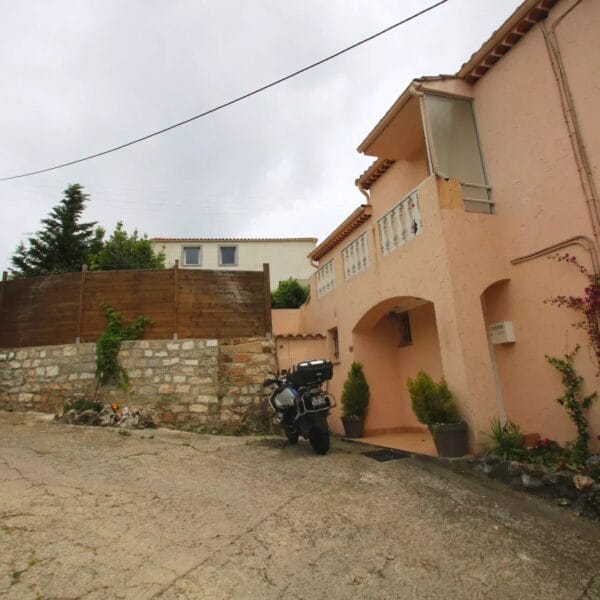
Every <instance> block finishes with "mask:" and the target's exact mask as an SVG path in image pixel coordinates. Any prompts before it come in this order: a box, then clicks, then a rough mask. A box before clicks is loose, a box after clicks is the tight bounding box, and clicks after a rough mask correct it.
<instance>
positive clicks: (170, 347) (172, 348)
mask: <svg viewBox="0 0 600 600" xmlns="http://www.w3.org/2000/svg"><path fill="white" fill-rule="evenodd" d="M179 348H180V345H179V344H167V350H168V351H169V352H176V351H177V350H179Z"/></svg>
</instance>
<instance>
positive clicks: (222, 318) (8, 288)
mask: <svg viewBox="0 0 600 600" xmlns="http://www.w3.org/2000/svg"><path fill="white" fill-rule="evenodd" d="M268 285H269V284H268V272H267V276H266V277H265V272H263V271H208V270H187V269H178V268H177V267H176V268H175V269H160V270H136V271H133V270H132V271H97V272H90V271H84V272H82V273H65V274H61V275H49V276H46V277H35V278H31V279H22V280H15V281H3V282H2V283H1V284H0V286H1V287H0V298H1V301H0V347H4V348H11V347H20V346H34V345H40V346H41V345H52V344H68V343H73V342H75V341H76V339H77V338H78V339H79V340H80V341H82V342H91V341H95V340H96V339H97V338H98V336H99V335H100V334H101V333H102V332H103V331H104V329H105V327H106V318H105V316H104V312H103V310H102V305H103V304H108V305H110V306H112V307H113V308H114V309H115V310H117V311H118V312H120V313H121V314H122V315H123V317H124V318H125V320H126V321H131V320H132V319H134V318H136V317H137V316H139V315H144V316H146V317H148V318H150V319H151V320H152V325H150V326H149V327H147V329H146V331H145V334H144V338H146V339H172V338H173V337H178V338H179V339H183V338H221V337H246V336H259V335H265V333H266V332H267V331H268V330H269V329H270V310H268V299H269V288H268ZM265 286H266V287H265Z"/></svg>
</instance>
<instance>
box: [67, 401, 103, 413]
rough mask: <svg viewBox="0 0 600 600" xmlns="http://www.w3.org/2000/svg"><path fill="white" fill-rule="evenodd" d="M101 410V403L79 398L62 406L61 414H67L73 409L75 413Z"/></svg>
mask: <svg viewBox="0 0 600 600" xmlns="http://www.w3.org/2000/svg"><path fill="white" fill-rule="evenodd" d="M102 408H103V405H102V402H96V401H95V400H84V399H83V398H80V399H78V400H75V401H74V402H68V403H67V404H64V405H63V413H66V412H69V411H70V410H71V409H75V410H76V411H80V412H82V411H84V410H93V411H96V412H100V411H101V410H102Z"/></svg>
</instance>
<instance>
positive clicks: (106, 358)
mask: <svg viewBox="0 0 600 600" xmlns="http://www.w3.org/2000/svg"><path fill="white" fill-rule="evenodd" d="M102 309H103V310H104V315H105V316H106V329H105V330H104V332H103V333H102V335H101V336H100V337H99V338H98V341H97V342H96V391H97V390H98V388H99V387H100V386H101V385H103V384H105V383H107V382H108V381H109V380H110V379H113V380H114V381H115V383H116V384H117V385H118V386H119V387H120V388H122V389H127V387H128V385H129V377H128V375H127V371H126V370H125V368H124V367H123V366H122V365H121V363H120V362H119V350H120V348H121V342H123V341H125V340H137V339H139V338H140V337H141V336H142V335H143V333H144V328H145V327H146V325H149V324H151V323H152V321H151V320H150V319H148V318H147V317H144V316H139V317H137V318H136V319H135V320H134V321H133V322H132V323H130V324H129V325H126V324H125V323H123V317H122V316H121V314H120V313H118V312H117V311H116V310H115V309H114V308H112V306H109V305H107V304H104V305H102Z"/></svg>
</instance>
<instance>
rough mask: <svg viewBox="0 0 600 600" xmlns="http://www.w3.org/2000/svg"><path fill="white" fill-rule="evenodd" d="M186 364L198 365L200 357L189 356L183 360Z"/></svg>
mask: <svg viewBox="0 0 600 600" xmlns="http://www.w3.org/2000/svg"><path fill="white" fill-rule="evenodd" d="M183 364H184V365H187V366H190V367H193V366H197V365H198V359H197V358H187V359H185V360H184V361H183Z"/></svg>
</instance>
